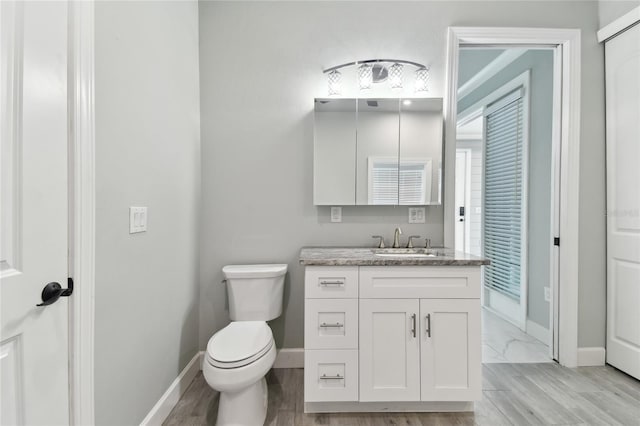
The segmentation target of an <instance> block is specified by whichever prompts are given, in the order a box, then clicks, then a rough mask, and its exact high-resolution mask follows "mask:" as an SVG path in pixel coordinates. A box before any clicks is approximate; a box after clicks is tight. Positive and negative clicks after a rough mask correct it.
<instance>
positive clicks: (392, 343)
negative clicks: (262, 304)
mask: <svg viewBox="0 0 640 426" xmlns="http://www.w3.org/2000/svg"><path fill="white" fill-rule="evenodd" d="M336 277H338V278H342V277H350V278H348V279H347V278H345V284H344V288H342V286H341V285H340V284H334V285H335V286H336V287H339V288H341V290H336V289H333V290H322V289H321V287H322V286H321V284H320V283H321V282H322V281H323V280H324V281H325V282H326V281H329V280H330V279H331V280H332V282H338V281H340V280H339V279H336ZM354 282H355V284H356V285H355V288H354V287H353V285H354ZM350 285H351V287H348V286H350ZM325 287H326V284H325ZM347 287H348V288H347ZM305 290H306V293H305V294H306V299H305V309H306V312H305V409H306V410H307V412H314V411H324V412H331V411H336V412H339V411H439V410H446V411H455V410H458V409H460V410H469V409H472V407H473V404H471V403H470V402H471V401H475V400H479V399H480V398H481V390H482V389H481V386H482V383H481V382H482V380H481V369H482V360H481V340H480V339H481V337H480V321H481V320H480V266H479V265H473V266H307V267H306V274H305ZM334 295H337V296H339V297H334ZM329 324H330V325H331V327H329V328H330V330H331V331H327V330H326V327H323V325H325V326H326V325H329ZM354 335H355V336H356V338H355V340H354ZM323 374H324V376H323ZM329 376H331V377H332V378H328V377H329ZM336 389H338V391H337V392H336V391H335V390H336ZM347 401H349V403H347ZM319 403H320V404H319ZM455 403H460V404H458V405H455Z"/></svg>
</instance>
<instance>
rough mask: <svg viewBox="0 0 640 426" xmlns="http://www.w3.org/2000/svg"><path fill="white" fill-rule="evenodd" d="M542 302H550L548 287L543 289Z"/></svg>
mask: <svg viewBox="0 0 640 426" xmlns="http://www.w3.org/2000/svg"><path fill="white" fill-rule="evenodd" d="M544 301H545V302H551V289H550V288H549V287H545V288H544Z"/></svg>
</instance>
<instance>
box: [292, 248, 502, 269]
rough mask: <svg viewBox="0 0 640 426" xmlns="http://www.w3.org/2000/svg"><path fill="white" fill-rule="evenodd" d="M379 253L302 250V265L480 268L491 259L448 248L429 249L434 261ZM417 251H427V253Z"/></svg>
mask: <svg viewBox="0 0 640 426" xmlns="http://www.w3.org/2000/svg"><path fill="white" fill-rule="evenodd" d="M377 250H379V249H377V248H372V247H369V248H363V247H303V248H302V249H301V250H300V264H301V265H316V266H480V265H488V264H489V263H490V261H489V260H488V259H484V258H482V257H478V256H474V255H472V254H468V253H463V252H460V251H455V250H453V249H448V248H433V249H429V250H428V251H427V252H428V253H432V254H436V255H435V256H432V257H412V256H401V255H390V256H378V255H376V254H375V253H376V251H377ZM383 250H384V249H383ZM387 250H388V249H387ZM417 250H422V251H424V250H425V249H417Z"/></svg>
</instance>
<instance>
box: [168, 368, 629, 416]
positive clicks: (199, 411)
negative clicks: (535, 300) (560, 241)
mask: <svg viewBox="0 0 640 426" xmlns="http://www.w3.org/2000/svg"><path fill="white" fill-rule="evenodd" d="M483 369H484V370H483V399H482V401H480V402H478V403H476V409H475V412H474V413H379V414H378V413H358V414H350V413H349V414H304V405H303V370H302V369H273V370H271V371H270V372H269V374H268V375H267V383H268V385H269V409H268V412H267V421H266V423H265V424H266V425H270V426H271V425H274V426H279V425H295V426H306V425H345V426H352V425H353V426H356V425H405V426H409V425H411V426H419V425H488V426H499V425H530V424H531V425H626V426H640V381H638V380H636V379H634V378H632V377H630V376H627V375H626V374H624V373H622V372H620V371H618V370H616V369H615V368H613V367H609V366H605V367H581V368H577V369H568V368H565V367H561V366H559V365H558V364H555V363H544V364H484V367H483ZM217 407H218V392H216V391H214V390H212V389H211V388H210V387H209V386H208V385H207V383H206V382H205V380H204V378H203V376H202V373H199V374H198V376H197V377H196V378H195V379H194V381H193V383H192V384H191V386H190V387H189V388H188V389H187V391H186V392H185V394H184V395H183V397H182V398H181V399H180V401H179V402H178V404H177V405H176V407H175V408H174V409H173V411H172V412H171V414H170V415H169V417H168V418H167V420H166V421H165V423H164V425H166V426H173V425H194V426H195V425H215V421H216V416H217Z"/></svg>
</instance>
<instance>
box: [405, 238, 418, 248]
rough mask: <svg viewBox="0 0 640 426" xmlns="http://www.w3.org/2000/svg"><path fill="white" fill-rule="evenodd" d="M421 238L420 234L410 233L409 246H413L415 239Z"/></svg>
mask: <svg viewBox="0 0 640 426" xmlns="http://www.w3.org/2000/svg"><path fill="white" fill-rule="evenodd" d="M414 238H420V235H410V236H409V241H407V248H413V239H414Z"/></svg>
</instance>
